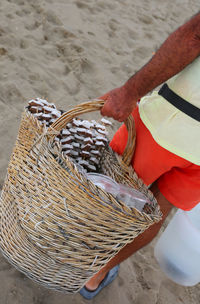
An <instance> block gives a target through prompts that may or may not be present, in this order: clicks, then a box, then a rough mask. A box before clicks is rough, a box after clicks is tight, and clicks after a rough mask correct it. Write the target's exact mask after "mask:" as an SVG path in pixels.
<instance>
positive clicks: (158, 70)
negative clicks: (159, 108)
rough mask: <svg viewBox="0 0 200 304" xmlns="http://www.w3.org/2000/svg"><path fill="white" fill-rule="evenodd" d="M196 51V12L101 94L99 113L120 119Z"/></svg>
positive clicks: (199, 35)
mask: <svg viewBox="0 0 200 304" xmlns="http://www.w3.org/2000/svg"><path fill="white" fill-rule="evenodd" d="M199 54H200V13H198V14H197V15H196V16H194V17H193V18H192V19H190V20H189V21H188V22H186V23H185V24H184V25H182V26H181V27H179V28H178V29H177V30H176V31H175V32H173V33H172V34H171V35H170V36H169V37H168V38H167V39H166V40H165V42H164V43H163V44H162V46H161V47H160V49H159V50H158V51H157V52H156V54H155V55H154V56H153V57H152V59H151V60H150V61H149V62H148V63H147V64H146V65H145V66H144V67H143V68H141V69H140V70H139V71H138V72H137V73H136V74H135V75H133V76H132V77H131V78H130V79H129V80H128V81H127V82H126V83H125V84H124V85H123V86H122V87H120V88H117V89H114V90H112V91H110V92H108V93H107V94H106V95H104V96H102V98H103V99H105V100H106V101H107V102H106V103H105V105H104V107H103V108H102V111H101V113H102V115H105V116H110V117H113V118H114V119H116V120H119V121H124V120H125V118H126V117H127V116H128V115H129V114H130V113H131V112H132V110H133V108H134V107H135V106H136V102H137V100H138V99H139V98H141V97H143V96H144V95H146V94H147V93H148V92H150V91H152V90H153V89H154V88H156V87H157V86H158V85H160V84H161V83H163V82H164V81H166V80H167V79H169V78H171V77H172V76H174V75H175V74H177V73H178V72H180V71H181V70H182V69H184V67H186V66H187V65H188V64H190V63H191V62H192V61H193V60H194V59H195V58H196V57H198V55H199Z"/></svg>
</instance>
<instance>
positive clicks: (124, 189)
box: [117, 184, 151, 211]
mask: <svg viewBox="0 0 200 304" xmlns="http://www.w3.org/2000/svg"><path fill="white" fill-rule="evenodd" d="M117 199H119V200H121V201H123V202H124V203H125V204H126V205H127V206H128V207H134V208H136V209H137V210H139V211H142V210H143V208H144V205H145V204H146V203H149V204H150V203H151V202H150V201H149V200H148V199H147V198H146V196H145V195H144V194H142V193H141V192H140V191H138V190H135V189H133V188H131V187H128V186H126V185H122V184H119V193H118V195H117Z"/></svg>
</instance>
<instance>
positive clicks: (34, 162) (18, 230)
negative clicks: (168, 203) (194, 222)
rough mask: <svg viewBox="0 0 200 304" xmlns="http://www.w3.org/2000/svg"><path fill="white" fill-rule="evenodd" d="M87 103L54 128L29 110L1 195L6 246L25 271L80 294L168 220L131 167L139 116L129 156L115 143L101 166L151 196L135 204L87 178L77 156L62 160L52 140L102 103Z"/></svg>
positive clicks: (0, 226) (1, 239) (1, 241)
mask: <svg viewBox="0 0 200 304" xmlns="http://www.w3.org/2000/svg"><path fill="white" fill-rule="evenodd" d="M102 105H103V102H102V101H94V102H88V103H84V104H80V105H78V106H76V107H75V108H74V109H72V110H70V111H68V112H66V113H64V114H63V115H62V116H61V117H60V118H59V119H58V120H57V121H56V122H55V123H54V124H53V125H52V126H51V128H49V129H46V127H44V126H42V125H40V124H39V122H38V120H37V119H36V118H34V116H33V115H31V114H30V113H29V112H28V111H27V109H25V111H24V113H23V115H22V120H21V124H20V129H19V133H18V137H17V141H16V144H15V147H14V150H13V153H12V156H11V160H10V163H9V166H8V171H7V176H6V180H5V183H4V187H3V190H2V194H1V199H0V231H1V232H0V247H1V251H2V253H3V255H4V256H5V257H6V258H7V259H8V261H9V262H10V263H11V264H13V265H14V266H15V267H16V268H17V269H18V270H19V271H21V272H23V273H24V274H26V275H27V276H28V277H29V278H31V279H33V280H34V281H36V282H38V283H40V284H42V285H43V286H45V287H47V288H51V289H54V290H57V291H62V292H65V293H75V292H77V291H79V290H80V288H81V287H82V286H83V285H84V284H85V282H86V281H87V280H88V279H89V278H90V277H91V276H93V275H94V274H95V273H96V272H98V271H99V269H100V268H102V267H103V266H104V265H105V264H106V263H107V262H108V261H109V260H110V259H111V258H112V257H113V256H115V255H116V254H117V252H118V251H119V250H120V249H122V248H123V247H124V246H125V245H126V244H127V243H129V242H131V241H132V240H133V239H134V238H135V237H136V236H138V235H139V234H140V233H142V232H143V231H145V230H146V229H147V228H148V227H149V226H150V225H152V224H153V223H155V222H158V221H159V220H160V219H161V212H160V209H159V206H158V204H157V201H156V200H155V198H154V196H153V194H152V193H151V192H150V191H149V190H148V189H147V187H146V186H145V185H144V183H143V182H142V180H141V179H138V177H137V175H136V173H135V172H134V170H133V169H132V167H131V166H129V164H130V161H131V158H132V154H133V148H134V136H135V135H134V132H133V131H134V128H133V119H132V116H130V117H129V119H128V121H127V122H126V124H127V128H128V133H129V138H128V144H127V147H126V149H125V152H124V154H123V157H120V156H118V155H116V154H115V153H114V152H113V151H112V150H111V149H110V148H109V147H108V148H107V149H106V150H105V152H104V154H103V157H102V160H101V173H103V174H106V175H108V176H110V177H112V178H114V179H115V180H116V181H117V182H120V183H124V184H127V185H130V186H132V187H133V188H136V189H138V190H139V191H141V192H142V193H144V194H145V195H146V197H148V198H149V200H150V201H151V205H149V206H147V207H146V209H145V212H139V211H137V210H136V209H134V208H128V207H126V205H125V204H124V203H123V202H121V201H120V202H119V201H117V200H116V199H115V198H114V197H113V196H112V195H111V194H109V193H106V192H105V191H103V190H101V189H100V188H99V187H97V186H95V185H94V184H93V183H92V182H90V181H89V180H87V179H86V178H85V176H84V175H82V174H81V173H80V172H79V171H78V170H77V168H76V166H75V165H74V164H73V162H72V161H71V160H70V159H68V158H67V159H64V158H62V156H60V162H59V163H58V161H56V159H55V151H54V150H53V148H52V140H53V138H54V136H55V134H57V133H58V132H59V131H60V130H61V129H62V128H63V127H64V126H65V125H66V123H68V122H70V121H71V120H72V118H74V117H76V116H77V115H80V114H82V113H86V112H91V111H95V110H99V109H100V108H101V107H102Z"/></svg>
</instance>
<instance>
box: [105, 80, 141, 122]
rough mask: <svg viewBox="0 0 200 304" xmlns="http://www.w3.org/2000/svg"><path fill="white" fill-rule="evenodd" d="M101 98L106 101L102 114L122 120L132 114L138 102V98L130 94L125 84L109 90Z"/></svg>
mask: <svg viewBox="0 0 200 304" xmlns="http://www.w3.org/2000/svg"><path fill="white" fill-rule="evenodd" d="M100 99H103V100H105V101H106V103H105V105H104V106H103V108H102V109H101V115H103V116H108V117H112V118H114V119H115V120H118V121H120V122H123V121H124V120H125V119H126V118H127V117H128V116H129V115H130V114H131V112H132V111H133V109H134V108H135V107H136V103H137V99H135V98H133V97H132V94H128V91H127V89H126V88H125V87H124V86H122V87H120V88H116V89H114V90H112V91H110V92H108V93H107V94H105V95H103V96H102V97H100Z"/></svg>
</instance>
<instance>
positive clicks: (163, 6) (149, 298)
mask: <svg viewBox="0 0 200 304" xmlns="http://www.w3.org/2000/svg"><path fill="white" fill-rule="evenodd" d="M198 10H199V1H198V0H174V1H171V0H166V1H161V0H135V1H133V0H119V1H118V0H57V1H53V0H27V1H25V0H1V1H0V71H1V73H0V92H1V94H0V142H1V148H0V189H1V188H2V186H3V182H4V178H5V175H6V169H7V165H8V161H9V157H10V154H11V151H12V147H13V145H14V142H15V139H16V136H17V131H18V127H19V123H20V117H21V113H22V111H23V107H24V106H25V105H26V104H27V101H28V100H29V99H32V98H35V97H44V98H47V99H48V100H49V101H50V102H55V104H56V105H57V107H59V108H62V109H64V110H67V109H70V107H73V106H74V105H75V104H78V103H81V102H82V101H86V100H89V99H93V98H97V97H99V96H101V95H102V94H104V93H106V92H107V91H108V90H110V89H112V88H114V87H117V86H120V85H122V84H123V83H124V82H125V81H126V80H127V79H128V78H129V77H130V76H131V75H132V74H134V73H135V72H136V71H137V70H138V69H139V68H140V67H142V65H143V64H145V63H146V62H147V61H148V60H149V59H150V58H151V56H152V54H153V52H155V51H156V50H157V49H158V48H159V46H160V45H161V43H162V42H163V41H164V40H165V38H167V36H168V35H169V34H170V33H171V32H172V31H173V30H175V29H176V28H177V27H178V26H179V25H181V24H182V23H184V22H185V21H186V20H188V19H189V18H190V17H191V16H192V15H194V14H195V13H197V12H198ZM118 126H119V124H118V123H117V122H116V123H114V129H113V130H112V132H113V131H114V130H116V128H117V127H118ZM169 218H170V217H169ZM168 221H169V219H168ZM165 226H166V223H165ZM162 231H163V228H162ZM155 243H156V239H155V240H154V241H153V242H152V243H151V244H150V245H148V246H146V247H145V248H144V249H142V250H140V251H139V252H137V253H136V254H135V255H134V256H132V257H131V258H129V259H128V260H126V261H125V262H123V263H122V264H121V267H120V271H119V276H118V277H117V279H116V280H115V281H114V282H113V283H112V284H111V285H110V286H109V287H107V288H106V289H104V290H103V291H102V292H101V293H100V294H99V295H98V296H97V297H96V298H95V299H94V300H92V301H91V303H95V304H100V303H107V304H111V303H117V304H121V303H123V304H132V303H134V304H146V303H148V304H175V303H176V304H189V303H190V304H199V303H200V288H199V287H200V285H197V286H195V287H182V286H179V285H177V284H175V283H173V282H172V281H170V280H169V279H167V278H166V276H165V275H164V274H163V273H162V272H161V270H160V269H159V266H158V264H157V263H156V261H155V258H154V255H153V248H154V245H155ZM0 282H1V284H0V304H54V303H56V304H64V303H65V304H66V303H67V304H72V303H74V304H77V303H80V304H83V303H88V302H87V301H86V300H84V299H83V298H82V297H81V296H80V295H79V294H76V295H65V294H62V293H57V292H54V291H50V290H47V289H45V288H43V287H41V286H39V285H37V284H35V283H34V282H32V281H31V280H29V279H27V278H26V277H25V276H24V275H23V274H21V273H20V272H18V271H17V270H15V268H14V267H13V266H11V265H10V264H8V263H7V261H6V260H5V259H4V258H3V257H2V256H0Z"/></svg>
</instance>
